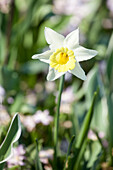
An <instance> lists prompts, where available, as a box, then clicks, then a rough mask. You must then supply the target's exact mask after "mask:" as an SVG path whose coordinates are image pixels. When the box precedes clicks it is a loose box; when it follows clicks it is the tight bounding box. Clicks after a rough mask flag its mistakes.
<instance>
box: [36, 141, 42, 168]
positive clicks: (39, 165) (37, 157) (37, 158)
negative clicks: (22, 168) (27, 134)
mask: <svg viewBox="0 0 113 170" xmlns="http://www.w3.org/2000/svg"><path fill="white" fill-rule="evenodd" d="M35 167H36V170H43V168H42V164H41V162H40V158H39V153H38V140H37V139H36V162H35Z"/></svg>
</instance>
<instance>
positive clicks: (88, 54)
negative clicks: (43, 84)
mask: <svg viewBox="0 0 113 170" xmlns="http://www.w3.org/2000/svg"><path fill="white" fill-rule="evenodd" d="M45 38H46V41H47V43H48V44H49V45H50V46H49V47H50V50H48V51H46V52H44V53H42V54H35V55H33V56H32V58H33V59H39V60H41V61H43V62H45V63H48V64H49V65H50V66H49V73H48V75H47V80H48V81H53V80H56V79H57V78H59V77H60V76H62V75H64V74H65V73H66V72H67V71H68V72H69V73H72V74H73V75H75V76H76V77H78V78H80V79H82V80H85V79H86V76H85V72H84V71H83V69H82V68H81V66H80V64H79V62H80V61H84V60H89V59H91V58H92V57H94V56H95V55H97V51H95V50H89V49H86V48H84V47H82V46H80V45H79V29H76V30H75V31H73V32H71V33H70V34H68V35H67V36H66V37H64V36H63V35H61V34H59V33H57V32H55V31H53V30H52V29H50V28H47V27H46V28H45Z"/></svg>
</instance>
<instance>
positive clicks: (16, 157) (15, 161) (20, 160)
mask: <svg viewBox="0 0 113 170" xmlns="http://www.w3.org/2000/svg"><path fill="white" fill-rule="evenodd" d="M13 152H14V154H13V157H12V158H11V159H9V160H8V161H7V164H8V168H11V167H13V166H15V165H20V166H24V165H25V163H24V160H25V158H26V157H25V156H24V155H25V149H24V147H23V145H19V146H18V147H17V148H14V150H13Z"/></svg>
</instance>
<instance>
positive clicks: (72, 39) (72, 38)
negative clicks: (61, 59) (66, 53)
mask: <svg viewBox="0 0 113 170" xmlns="http://www.w3.org/2000/svg"><path fill="white" fill-rule="evenodd" d="M78 45H79V28H78V29H76V30H74V31H72V32H71V33H70V34H68V35H67V36H66V38H65V40H64V46H66V47H67V48H69V49H74V48H76V47H77V46H78Z"/></svg>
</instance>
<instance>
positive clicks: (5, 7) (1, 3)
mask: <svg viewBox="0 0 113 170" xmlns="http://www.w3.org/2000/svg"><path fill="white" fill-rule="evenodd" d="M11 2H12V0H0V11H1V12H3V13H8V12H9V9H10V5H11Z"/></svg>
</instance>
